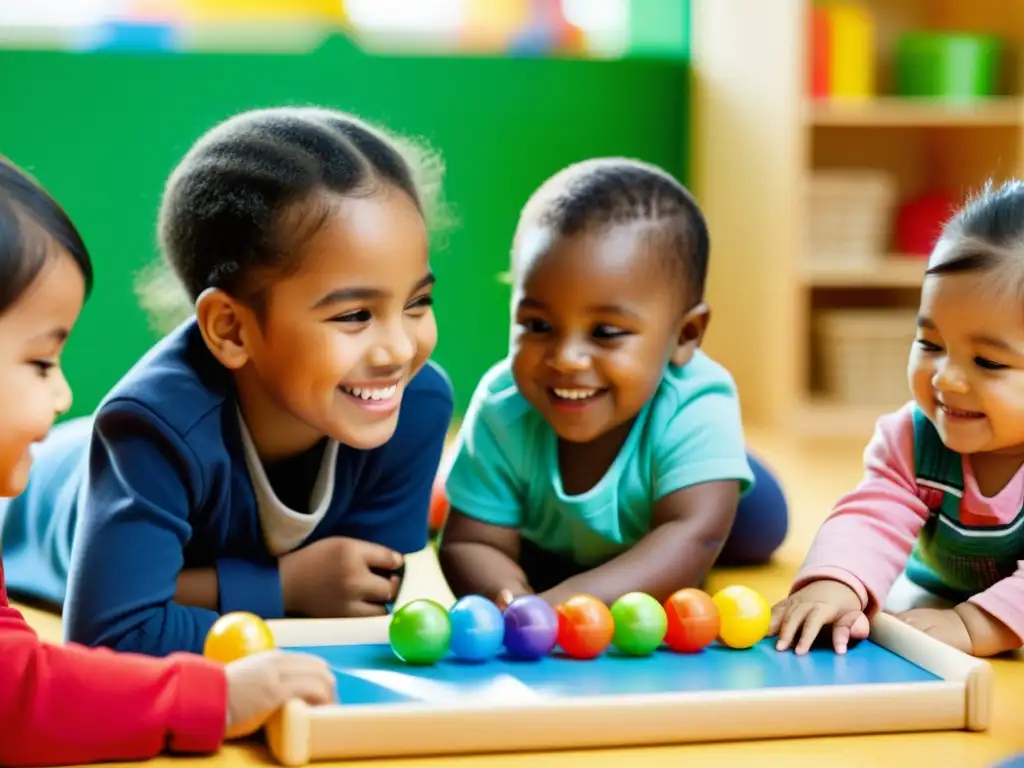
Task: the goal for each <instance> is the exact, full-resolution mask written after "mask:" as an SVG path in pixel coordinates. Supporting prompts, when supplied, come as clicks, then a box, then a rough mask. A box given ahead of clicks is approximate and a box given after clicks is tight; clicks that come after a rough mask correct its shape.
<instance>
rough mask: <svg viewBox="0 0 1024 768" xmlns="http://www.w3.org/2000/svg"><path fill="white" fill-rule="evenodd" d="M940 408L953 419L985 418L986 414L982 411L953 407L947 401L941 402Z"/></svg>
mask: <svg viewBox="0 0 1024 768" xmlns="http://www.w3.org/2000/svg"><path fill="white" fill-rule="evenodd" d="M938 406H939V410H940V411H942V412H943V413H944V414H946V415H947V416H949V417H950V418H953V419H983V418H985V414H984V413H981V412H980V411H965V410H963V409H961V408H953V407H952V406H949V405H946V404H945V403H939V404H938Z"/></svg>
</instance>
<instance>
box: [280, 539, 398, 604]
mask: <svg viewBox="0 0 1024 768" xmlns="http://www.w3.org/2000/svg"><path fill="white" fill-rule="evenodd" d="M401 565H402V556H401V555H400V554H399V553H397V552H394V551H393V550H390V549H388V548H387V547H382V546H381V545H379V544H373V543H371V542H368V541H360V540H359V539H349V538H345V537H342V536H334V537H331V538H328V539H322V540H320V541H317V542H315V543H313V544H310V545H309V546H308V547H303V548H301V549H297V550H295V551H294V552H289V553H288V554H287V555H285V556H284V557H282V558H281V564H280V568H281V588H282V590H283V591H284V605H285V610H286V611H287V612H288V613H297V614H300V615H303V616H309V617H311V618H331V619H333V618H347V617H354V616H383V615H385V614H386V613H387V608H386V604H387V603H389V602H392V601H393V600H394V599H395V596H396V594H397V592H398V585H399V578H398V576H397V575H383V576H382V575H380V574H378V573H374V569H377V570H381V571H385V572H391V571H394V570H395V569H397V568H399V567H400V566H401Z"/></svg>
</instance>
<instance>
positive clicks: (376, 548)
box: [359, 541, 402, 571]
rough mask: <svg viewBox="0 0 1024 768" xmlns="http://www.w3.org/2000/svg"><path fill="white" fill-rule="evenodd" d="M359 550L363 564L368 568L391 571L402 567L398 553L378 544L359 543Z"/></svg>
mask: <svg viewBox="0 0 1024 768" xmlns="http://www.w3.org/2000/svg"><path fill="white" fill-rule="evenodd" d="M359 550H360V554H361V555H362V557H363V562H365V563H366V565H367V567H369V568H380V569H381V570H385V571H393V570H395V569H396V568H398V567H400V566H401V565H402V556H401V555H400V554H399V553H398V552H395V550H393V549H389V548H388V547H384V546H381V545H380V544H375V543H373V542H371V541H360V542H359Z"/></svg>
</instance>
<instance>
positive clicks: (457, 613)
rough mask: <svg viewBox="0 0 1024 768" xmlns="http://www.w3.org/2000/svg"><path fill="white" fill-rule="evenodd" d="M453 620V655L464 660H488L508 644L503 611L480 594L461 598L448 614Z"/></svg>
mask: <svg viewBox="0 0 1024 768" xmlns="http://www.w3.org/2000/svg"><path fill="white" fill-rule="evenodd" d="M449 614H450V616H451V620H452V640H451V652H452V654H453V655H454V656H455V657H456V658H458V659H461V660H462V661H485V660H486V659H489V658H492V657H494V656H496V655H497V653H498V651H500V650H501V646H502V643H503V642H504V641H505V619H504V617H503V616H502V615H501V610H500V609H499V608H498V606H496V605H495V604H494V603H492V602H491V601H490V600H488V599H487V598H486V597H481V596H480V595H467V596H466V597H463V598H461V599H459V600H458V601H457V602H456V603H455V605H453V606H452V609H451V611H450V612H449Z"/></svg>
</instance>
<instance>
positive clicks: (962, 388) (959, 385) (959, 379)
mask: <svg viewBox="0 0 1024 768" xmlns="http://www.w3.org/2000/svg"><path fill="white" fill-rule="evenodd" d="M932 386H933V387H935V389H937V390H938V391H939V392H952V393H954V394H964V393H965V392H967V377H966V376H964V374H963V371H961V370H960V368H959V367H958V366H956V365H954V364H953V363H951V362H949V361H948V360H947V361H945V362H943V363H941V364H940V365H939V366H938V367H936V369H935V375H934V376H932Z"/></svg>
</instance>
